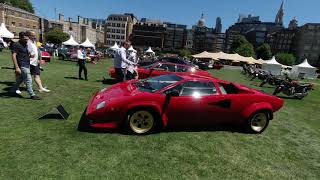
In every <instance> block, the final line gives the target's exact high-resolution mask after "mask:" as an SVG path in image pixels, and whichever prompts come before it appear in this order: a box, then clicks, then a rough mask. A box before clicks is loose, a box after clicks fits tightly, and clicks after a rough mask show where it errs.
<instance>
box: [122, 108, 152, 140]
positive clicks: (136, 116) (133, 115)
mask: <svg viewBox="0 0 320 180" xmlns="http://www.w3.org/2000/svg"><path fill="white" fill-rule="evenodd" d="M156 124H157V115H156V114H155V113H154V112H153V111H151V110H148V109H137V110H133V111H131V112H130V113H129V115H128V128H129V130H130V131H131V132H132V133H134V134H139V135H142V134H149V133H150V132H152V131H153V130H154V129H155V127H156Z"/></svg>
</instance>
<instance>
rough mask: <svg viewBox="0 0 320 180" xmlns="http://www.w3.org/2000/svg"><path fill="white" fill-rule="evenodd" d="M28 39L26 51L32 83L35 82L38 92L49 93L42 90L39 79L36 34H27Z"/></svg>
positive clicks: (44, 89) (46, 90)
mask: <svg viewBox="0 0 320 180" xmlns="http://www.w3.org/2000/svg"><path fill="white" fill-rule="evenodd" d="M27 35H28V37H29V41H28V51H29V54H30V72H31V75H32V76H33V79H34V81H35V82H36V84H37V86H38V88H39V92H41V93H43V92H46V93H48V92H50V90H48V89H46V88H44V87H43V86H42V81H41V78H40V63H39V51H38V48H37V45H36V33H34V32H29V31H28V32H27Z"/></svg>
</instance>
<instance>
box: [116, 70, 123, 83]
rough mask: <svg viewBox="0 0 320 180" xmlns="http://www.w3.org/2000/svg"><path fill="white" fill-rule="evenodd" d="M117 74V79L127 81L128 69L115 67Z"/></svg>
mask: <svg viewBox="0 0 320 180" xmlns="http://www.w3.org/2000/svg"><path fill="white" fill-rule="evenodd" d="M115 71H116V75H117V81H118V82H123V81H126V69H124V68H115Z"/></svg>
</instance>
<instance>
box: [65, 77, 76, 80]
mask: <svg viewBox="0 0 320 180" xmlns="http://www.w3.org/2000/svg"><path fill="white" fill-rule="evenodd" d="M64 78H65V79H76V80H79V78H77V77H64Z"/></svg>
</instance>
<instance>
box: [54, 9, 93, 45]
mask: <svg viewBox="0 0 320 180" xmlns="http://www.w3.org/2000/svg"><path fill="white" fill-rule="evenodd" d="M59 22H60V23H63V31H64V32H66V33H68V34H69V35H72V36H73V38H74V39H75V41H77V42H78V43H82V42H84V41H85V40H86V38H88V39H89V40H90V41H91V43H92V44H95V43H96V42H97V39H96V38H97V36H96V29H95V28H93V27H92V21H90V20H89V18H83V17H81V16H78V18H77V21H73V20H72V18H70V17H69V18H68V19H67V21H65V20H64V16H63V15H61V14H60V15H59Z"/></svg>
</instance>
